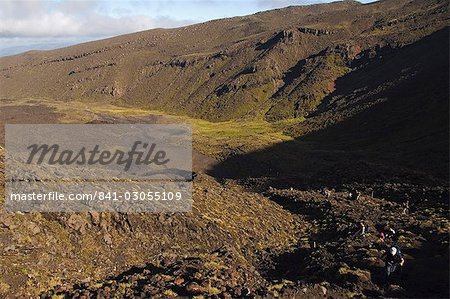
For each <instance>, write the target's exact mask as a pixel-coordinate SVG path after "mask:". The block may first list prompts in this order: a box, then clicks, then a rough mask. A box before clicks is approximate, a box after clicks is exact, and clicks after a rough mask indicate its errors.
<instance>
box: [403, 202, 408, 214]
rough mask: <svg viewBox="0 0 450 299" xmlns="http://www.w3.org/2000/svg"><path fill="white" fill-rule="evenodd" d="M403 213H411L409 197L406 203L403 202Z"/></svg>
mask: <svg viewBox="0 0 450 299" xmlns="http://www.w3.org/2000/svg"><path fill="white" fill-rule="evenodd" d="M402 214H403V215H408V214H409V199H407V200H406V201H405V202H404V203H403V211H402Z"/></svg>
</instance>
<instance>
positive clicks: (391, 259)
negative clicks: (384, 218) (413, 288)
mask: <svg viewBox="0 0 450 299" xmlns="http://www.w3.org/2000/svg"><path fill="white" fill-rule="evenodd" d="M323 195H324V196H325V197H326V198H329V197H330V196H331V191H330V190H326V189H325V190H324V191H323ZM360 197H361V192H359V191H358V190H352V191H350V192H349V193H348V199H350V200H359V199H360ZM409 209H410V203H409V200H408V199H407V200H405V202H404V203H403V204H402V212H401V214H403V215H407V214H409ZM379 231H380V233H379V235H378V237H379V239H380V240H381V241H382V243H384V244H390V245H389V246H387V247H386V248H387V250H386V253H385V254H384V255H383V258H384V263H385V286H386V287H388V286H389V285H390V284H391V281H392V277H393V275H394V274H395V273H402V267H403V266H404V264H405V259H404V257H403V253H402V251H401V249H400V246H399V245H398V244H397V241H398V236H397V233H396V231H395V230H394V229H393V228H392V227H390V226H389V225H388V224H386V225H384V226H383V227H382V228H380V229H379ZM369 233H371V229H370V227H369V225H368V224H367V223H365V222H364V221H360V223H359V232H358V234H359V235H360V236H364V235H366V234H369ZM314 245H315V244H314Z"/></svg>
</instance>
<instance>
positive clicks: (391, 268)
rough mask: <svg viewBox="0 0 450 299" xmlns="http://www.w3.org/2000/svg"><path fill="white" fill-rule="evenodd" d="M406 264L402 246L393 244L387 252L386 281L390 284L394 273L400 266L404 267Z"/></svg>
mask: <svg viewBox="0 0 450 299" xmlns="http://www.w3.org/2000/svg"><path fill="white" fill-rule="evenodd" d="M404 264H405V259H404V258H403V254H402V252H401V251H400V248H399V247H398V246H396V245H393V246H391V247H390V248H389V251H388V252H387V254H386V259H385V270H386V276H385V283H386V285H387V286H389V281H390V278H391V276H392V274H393V273H395V272H396V271H397V269H399V268H398V267H399V266H400V267H403V265H404Z"/></svg>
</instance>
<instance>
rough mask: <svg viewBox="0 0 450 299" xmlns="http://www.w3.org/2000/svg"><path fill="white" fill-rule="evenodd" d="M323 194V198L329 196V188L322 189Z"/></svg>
mask: <svg viewBox="0 0 450 299" xmlns="http://www.w3.org/2000/svg"><path fill="white" fill-rule="evenodd" d="M323 195H324V196H325V198H330V196H331V190H328V189H323Z"/></svg>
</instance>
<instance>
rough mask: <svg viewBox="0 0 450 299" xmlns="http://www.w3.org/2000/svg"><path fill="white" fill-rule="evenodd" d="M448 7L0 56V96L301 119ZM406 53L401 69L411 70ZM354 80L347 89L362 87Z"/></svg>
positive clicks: (292, 12)
mask: <svg viewBox="0 0 450 299" xmlns="http://www.w3.org/2000/svg"><path fill="white" fill-rule="evenodd" d="M447 6H448V2H447V1H445V0H417V1H409V0H408V1H406V0H400V1H399V0H385V1H379V2H375V3H371V4H364V5H363V4H360V3H358V2H356V1H342V2H334V3H330V4H320V5H310V6H298V7H288V8H284V9H277V10H272V11H267V12H262V13H257V14H254V15H251V16H246V17H236V18H230V19H222V20H216V21H210V22H206V23H202V24H197V25H192V26H187V27H182V28H177V29H154V30H148V31H143V32H138V33H134V34H128V35H123V36H118V37H115V38H110V39H106V40H100V41H95V42H89V43H84V44H79V45H76V46H71V47H67V48H64V49H58V50H53V51H39V52H28V53H25V54H21V55H16V56H10V57H4V58H0V97H1V98H21V97H48V98H53V99H60V100H71V99H89V100H92V101H95V100H105V99H106V100H110V101H112V102H114V103H119V104H122V105H129V106H140V107H149V108H153V109H160V110H163V111H167V112H173V113H181V114H187V115H189V116H193V117H197V118H203V119H208V120H213V121H219V120H228V119H233V118H242V117H263V118H266V119H268V120H271V121H272V120H279V119H286V118H296V117H308V116H310V115H311V114H314V113H316V112H317V109H318V107H319V106H320V107H328V106H326V105H325V106H323V105H324V99H328V98H329V96H330V95H331V96H332V95H333V94H335V93H336V88H337V87H336V86H337V84H338V82H340V78H343V77H344V76H347V77H348V76H352V74H360V73H364V72H365V71H364V70H365V69H366V68H368V67H370V66H371V65H373V61H379V60H380V59H384V58H382V56H383V55H385V54H384V53H385V52H386V51H387V49H389V51H388V52H389V53H386V55H395V54H393V53H395V52H397V51H401V49H402V48H404V47H405V46H407V45H409V44H412V43H415V42H417V41H419V40H421V39H423V38H424V37H426V36H428V35H431V34H432V33H433V32H436V31H438V30H440V29H442V28H444V27H446V26H447V25H448V23H449V22H448V11H447ZM447 40H448V36H447ZM417 55H419V56H420V55H421V53H417ZM417 59H420V57H417ZM414 60H415V58H414V57H410V59H409V60H408V61H407V62H406V65H405V62H404V63H403V65H404V66H405V68H404V69H402V70H399V71H401V72H402V74H403V75H402V76H404V77H406V76H414V75H415V74H417V70H416V69H415V68H414V67H415V66H416V63H415V61H414ZM382 61H383V60H382ZM408 66H410V67H411V68H408ZM393 68H395V66H393ZM380 75H381V74H380V73H379V72H378V73H377V72H374V71H371V72H369V73H367V75H366V76H365V77H364V80H366V81H367V82H369V81H371V82H377V80H378V78H379V76H380ZM371 76H373V77H371ZM397 79H398V78H392V82H391V84H393V85H397V84H398V83H399V81H398V80H397ZM359 83H360V82H359ZM359 83H358V82H356V81H355V80H350V81H349V80H347V81H346V84H354V85H348V86H346V87H345V88H346V90H347V91H348V92H350V93H352V92H353V90H354V89H356V88H359V89H360V88H364V86H361V84H359ZM375 100H376V99H371V100H370V101H372V102H373V101H375Z"/></svg>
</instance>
